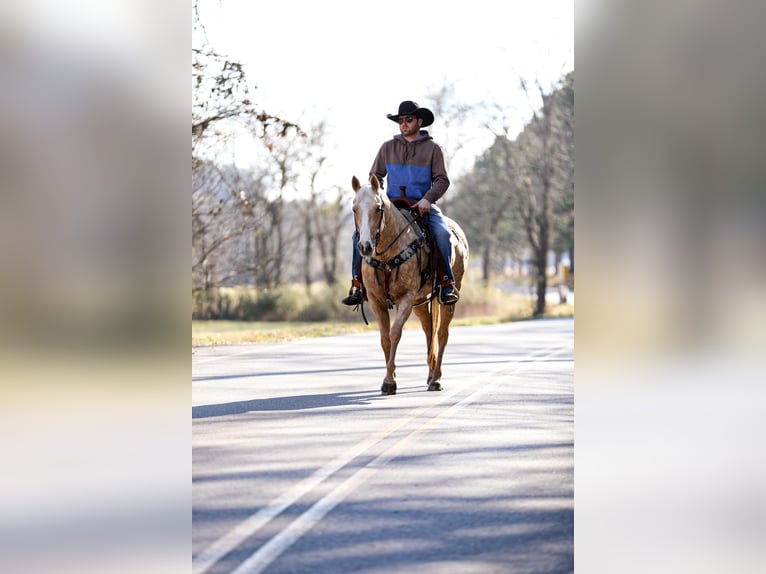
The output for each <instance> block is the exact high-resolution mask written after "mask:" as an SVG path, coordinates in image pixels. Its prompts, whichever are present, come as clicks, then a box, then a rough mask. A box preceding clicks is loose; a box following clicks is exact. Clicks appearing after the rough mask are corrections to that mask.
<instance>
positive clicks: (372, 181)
mask: <svg viewBox="0 0 766 574" xmlns="http://www.w3.org/2000/svg"><path fill="white" fill-rule="evenodd" d="M370 185H372V191H374V192H375V193H377V192H378V188H379V187H380V184H379V183H378V177H377V176H376V175H375V174H374V173H373V174H372V175H371V176H370Z"/></svg>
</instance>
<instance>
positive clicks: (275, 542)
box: [232, 347, 566, 574]
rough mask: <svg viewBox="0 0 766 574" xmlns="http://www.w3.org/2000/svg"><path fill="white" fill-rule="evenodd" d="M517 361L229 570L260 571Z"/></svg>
mask: <svg viewBox="0 0 766 574" xmlns="http://www.w3.org/2000/svg"><path fill="white" fill-rule="evenodd" d="M563 349H566V347H562V348H558V349H556V350H555V351H549V352H547V353H545V354H543V355H542V356H532V357H529V358H534V359H538V360H539V359H545V358H547V357H550V356H553V355H555V354H556V353H557V352H559V351H561V350H563ZM517 362H518V359H516V360H514V361H508V362H507V363H504V364H503V365H502V366H501V367H499V368H497V369H495V370H493V371H492V372H491V373H488V374H486V375H485V376H484V379H489V381H482V380H481V379H480V381H479V382H480V383H482V382H483V384H480V386H479V388H478V389H477V390H476V391H474V392H473V393H471V394H470V395H468V396H467V397H465V398H464V399H462V400H461V401H460V402H458V403H456V404H454V405H452V406H451V407H449V408H447V409H445V410H444V411H442V412H441V413H439V414H437V415H435V416H433V417H431V418H429V419H427V420H426V421H425V422H424V423H423V424H422V425H420V427H418V428H417V429H415V430H414V431H412V432H411V433H409V434H408V435H406V436H405V437H403V438H402V439H400V440H399V441H398V442H396V443H395V444H394V445H393V446H391V447H390V448H389V449H388V450H386V451H385V452H384V453H383V454H381V455H379V456H378V457H376V458H375V459H374V460H372V461H371V462H370V463H368V464H367V465H365V466H364V467H362V468H361V469H359V470H358V471H357V472H355V473H354V474H353V475H351V476H350V477H349V478H347V479H346V480H345V481H344V482H343V483H341V484H340V485H339V486H337V487H336V488H335V489H333V490H332V491H331V492H329V493H328V494H327V495H325V496H324V497H323V498H322V499H320V500H319V501H318V502H316V503H315V504H314V505H313V506H312V507H311V508H309V509H308V510H307V511H306V512H304V513H303V514H301V515H300V516H299V517H298V518H296V519H295V520H294V521H293V522H291V523H290V524H289V525H288V526H287V527H286V528H284V529H283V530H282V531H281V532H280V533H279V534H277V535H276V536H274V537H273V538H271V539H270V540H269V541H268V542H267V543H266V544H264V545H263V546H261V547H260V548H259V549H258V550H256V551H255V552H254V553H253V554H251V555H250V557H249V558H247V560H245V561H244V562H242V564H240V565H239V567H238V568H237V569H236V570H234V571H233V573H232V574H259V573H260V572H263V570H264V569H265V568H267V567H268V566H269V564H271V563H272V562H273V561H274V560H276V559H277V558H278V557H279V556H280V555H281V554H282V553H283V552H284V551H285V550H287V549H288V548H289V547H290V546H291V545H292V544H293V543H294V542H295V541H296V540H298V539H299V538H300V537H301V536H303V535H304V534H305V533H306V532H308V531H309V530H311V528H313V527H314V526H315V525H316V524H317V523H318V522H319V521H320V520H322V518H324V516H326V515H327V513H328V512H330V511H331V510H332V509H333V508H335V506H337V505H338V504H339V503H341V502H342V501H343V500H344V499H345V498H346V496H348V495H349V494H350V493H351V492H353V491H354V490H355V489H356V488H358V487H359V486H360V485H362V484H363V483H364V482H366V481H367V480H369V479H370V478H371V477H372V476H373V475H374V474H375V473H376V472H377V471H378V470H379V469H381V468H383V467H384V466H385V465H386V464H387V463H388V462H389V461H390V460H391V459H393V458H395V457H396V456H397V455H399V454H400V453H401V452H402V451H403V450H404V449H405V448H406V447H407V446H408V445H409V444H410V443H411V442H412V441H413V440H415V439H416V438H418V437H419V436H420V435H422V434H424V433H426V432H428V431H429V430H430V429H431V428H432V427H433V426H434V425H435V424H436V423H437V422H438V421H439V420H440V419H442V418H444V417H449V416H451V415H452V414H454V413H456V412H458V411H460V410H462V409H464V408H465V407H467V406H468V405H470V404H471V403H473V402H474V401H476V400H477V399H478V398H480V397H481V396H482V395H483V394H485V393H486V392H487V391H489V389H490V388H492V386H493V385H494V381H493V380H492V376H494V375H497V374H498V373H500V372H502V371H503V370H505V369H507V368H508V367H509V366H511V365H515V366H516V368H515V369H514V370H512V371H511V372H510V373H509V375H512V374H514V373H515V372H516V371H518V370H519V369H520V368H521V366H520V365H519V364H516V363H517ZM456 392H457V391H456ZM454 394H455V393H452V395H450V396H453V395H454ZM440 402H442V401H440ZM426 410H429V409H426ZM412 418H414V415H413V416H410V417H407V420H411V419H412ZM399 426H401V425H398V426H397V428H399ZM389 434H390V433H389ZM376 442H377V441H376Z"/></svg>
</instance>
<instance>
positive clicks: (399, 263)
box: [351, 175, 468, 395]
mask: <svg viewBox="0 0 766 574" xmlns="http://www.w3.org/2000/svg"><path fill="white" fill-rule="evenodd" d="M351 186H352V187H353V188H354V191H355V192H356V196H355V197H354V221H355V223H356V228H357V229H358V230H359V250H360V251H361V253H362V257H363V259H364V264H363V265H362V283H363V285H364V287H365V289H366V295H367V300H368V301H369V303H370V307H371V308H372V312H373V313H374V314H375V319H377V321H378V328H379V329H380V344H381V346H382V347H383V354H384V355H385V357H386V376H385V378H384V379H383V385H382V386H381V387H380V390H381V392H382V393H383V394H384V395H393V394H396V348H397V346H398V345H399V341H400V340H401V337H402V327H404V324H405V323H406V322H407V319H409V317H410V314H411V313H412V312H413V310H414V312H415V315H416V316H417V317H418V319H420V324H421V326H422V327H423V331H424V332H425V334H426V343H427V345H428V390H429V391H440V390H441V389H442V386H441V376H442V367H441V366H442V358H443V357H444V348H445V346H446V345H447V339H448V337H449V324H450V322H451V321H452V314H453V312H454V308H452V309H449V308H446V306H444V305H442V304H441V303H439V302H438V298H437V297H436V296H433V297H432V292H433V280H432V278H431V277H429V278H428V279H427V280H424V278H425V274H426V273H427V272H428V269H429V265H430V262H429V257H428V249H429V248H428V246H427V245H425V242H424V239H423V236H422V234H421V233H420V232H419V229H418V228H417V227H416V226H415V225H414V224H413V223H412V221H411V220H410V219H408V218H407V216H405V215H404V214H403V213H402V212H400V211H399V209H398V208H397V207H395V206H394V205H393V204H392V203H391V201H390V200H389V199H388V197H387V196H386V194H385V193H383V192H382V190H381V189H380V185H379V183H378V178H377V177H375V176H374V175H372V176H370V183H369V184H365V185H361V184H360V183H359V180H358V179H357V178H356V177H353V178H352V180H351ZM445 219H447V223H448V225H449V227H450V229H451V230H452V232H453V234H454V238H453V241H452V242H451V243H452V249H453V253H452V258H451V260H452V271H453V273H454V275H455V285H456V287H457V288H458V289H460V284H461V281H462V279H463V273H464V271H465V266H466V263H467V261H468V242H467V240H466V238H465V235H464V234H463V231H462V229H460V227H459V226H458V225H457V223H455V222H454V221H452V220H451V219H448V218H445ZM455 239H456V241H455ZM429 303H430V304H429ZM394 306H395V307H396V312H395V316H394V321H393V323H391V317H390V315H389V309H390V308H393V307H394ZM453 307H454V306H453ZM434 335H435V336H434Z"/></svg>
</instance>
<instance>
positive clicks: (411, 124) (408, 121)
mask: <svg viewBox="0 0 766 574" xmlns="http://www.w3.org/2000/svg"><path fill="white" fill-rule="evenodd" d="M422 123H423V120H422V119H420V118H416V117H415V116H412V115H409V116H401V117H400V118H399V131H401V132H402V135H403V136H404V137H405V138H407V137H412V136H415V135H417V134H418V133H419V132H420V124H422Z"/></svg>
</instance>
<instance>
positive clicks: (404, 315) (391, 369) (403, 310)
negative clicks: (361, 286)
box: [380, 301, 412, 395]
mask: <svg viewBox="0 0 766 574" xmlns="http://www.w3.org/2000/svg"><path fill="white" fill-rule="evenodd" d="M410 313H412V303H411V302H405V301H400V302H399V305H398V308H397V313H396V318H395V319H394V323H393V324H392V325H391V329H390V331H389V339H390V343H391V348H390V350H389V353H388V361H387V362H386V376H385V378H384V379H383V385H382V386H381V387H380V391H381V392H382V393H383V394H384V395H394V394H396V349H397V347H398V346H399V341H401V339H402V328H403V327H404V324H405V323H406V322H407V319H408V318H409V316H410Z"/></svg>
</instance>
